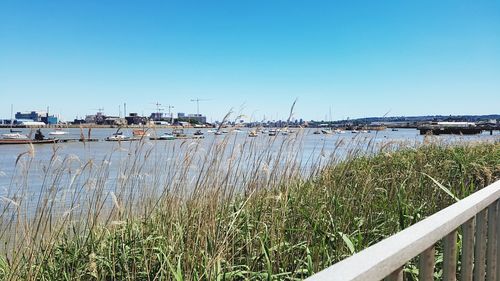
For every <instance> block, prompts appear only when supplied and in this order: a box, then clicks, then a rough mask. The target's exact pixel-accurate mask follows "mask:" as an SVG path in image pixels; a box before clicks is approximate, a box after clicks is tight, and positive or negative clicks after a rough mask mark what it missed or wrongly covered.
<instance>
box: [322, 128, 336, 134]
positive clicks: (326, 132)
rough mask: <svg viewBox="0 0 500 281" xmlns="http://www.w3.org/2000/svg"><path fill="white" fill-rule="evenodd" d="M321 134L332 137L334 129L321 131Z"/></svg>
mask: <svg viewBox="0 0 500 281" xmlns="http://www.w3.org/2000/svg"><path fill="white" fill-rule="evenodd" d="M321 133H323V134H325V135H330V134H332V133H333V132H332V129H322V130H321Z"/></svg>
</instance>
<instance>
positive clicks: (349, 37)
mask: <svg viewBox="0 0 500 281" xmlns="http://www.w3.org/2000/svg"><path fill="white" fill-rule="evenodd" d="M196 97H199V98H204V99H210V100H209V101H205V102H200V108H201V111H202V112H203V113H206V114H207V115H208V117H209V120H210V119H213V120H216V119H220V118H221V116H223V115H224V113H225V112H226V111H227V110H228V109H229V108H231V107H234V108H235V110H236V111H239V109H240V108H243V113H245V114H246V115H248V116H251V115H254V120H255V119H259V120H260V119H262V117H263V116H264V115H266V117H267V119H276V116H277V117H279V118H286V116H287V114H288V111H289V107H290V105H291V104H292V102H293V100H294V99H295V98H298V103H297V106H296V110H295V111H296V114H295V116H296V117H303V118H305V119H325V116H327V115H328V112H329V108H330V107H331V108H332V112H333V113H332V115H333V119H341V118H345V117H351V118H354V117H364V116H382V115H384V114H386V113H387V112H389V115H391V116H394V115H423V114H445V115H448V114H490V113H500V112H499V108H500V1H481V0H478V1H468V0H467V1H459V0H453V1H445V0H443V1H441V0H440V1H436V0H419V1H314V0H307V1H290V0H281V1H274V0H229V1H201V0H200V1H189V0H179V1H111V0H109V1H108V0H85V1H83V0H82V1H76V0H75V1H55V0H54V1H19V0H2V1H0V100H1V103H0V117H4V118H9V116H10V104H11V103H12V104H14V110H15V111H25V110H33V109H45V108H46V107H47V106H50V108H51V111H52V112H53V113H60V114H62V115H63V117H64V119H73V118H74V117H75V116H83V115H85V114H90V113H92V112H95V110H94V109H96V108H99V107H104V108H105V112H106V113H108V114H116V115H117V114H118V107H119V104H122V103H123V102H126V103H127V111H128V112H139V113H142V112H144V113H149V112H152V111H155V110H154V108H155V106H154V105H153V103H155V102H156V101H159V102H160V103H162V104H165V105H166V104H172V105H173V106H175V110H176V111H181V112H187V113H190V112H191V113H194V112H196V104H195V103H193V102H190V101H189V100H190V99H192V98H196Z"/></svg>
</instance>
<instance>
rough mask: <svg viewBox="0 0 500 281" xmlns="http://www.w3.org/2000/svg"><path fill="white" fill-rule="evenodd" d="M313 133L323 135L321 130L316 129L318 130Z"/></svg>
mask: <svg viewBox="0 0 500 281" xmlns="http://www.w3.org/2000/svg"><path fill="white" fill-rule="evenodd" d="M313 134H315V135H321V131H319V130H316V131H314V132H313Z"/></svg>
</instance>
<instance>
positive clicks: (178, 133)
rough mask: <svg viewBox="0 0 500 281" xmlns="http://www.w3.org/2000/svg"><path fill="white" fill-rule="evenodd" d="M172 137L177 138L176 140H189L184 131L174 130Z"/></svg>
mask: <svg viewBox="0 0 500 281" xmlns="http://www.w3.org/2000/svg"><path fill="white" fill-rule="evenodd" d="M172 135H174V136H175V138H178V139H179V138H182V139H185V138H187V135H186V134H185V133H184V129H174V130H172Z"/></svg>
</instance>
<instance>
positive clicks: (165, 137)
mask: <svg viewBox="0 0 500 281" xmlns="http://www.w3.org/2000/svg"><path fill="white" fill-rule="evenodd" d="M158 138H159V139H161V140H175V136H174V135H172V134H171V133H164V134H163V135H161V136H159V137H158Z"/></svg>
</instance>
